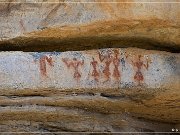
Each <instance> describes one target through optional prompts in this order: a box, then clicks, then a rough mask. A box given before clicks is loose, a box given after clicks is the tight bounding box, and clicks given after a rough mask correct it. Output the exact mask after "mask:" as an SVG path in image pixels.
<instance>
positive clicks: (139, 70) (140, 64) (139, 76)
mask: <svg viewBox="0 0 180 135" xmlns="http://www.w3.org/2000/svg"><path fill="white" fill-rule="evenodd" d="M141 58H142V56H141V55H138V60H137V61H136V62H133V61H132V63H133V66H134V67H136V68H137V70H136V73H135V75H134V80H135V81H137V82H138V85H141V83H142V82H143V81H144V76H143V73H142V68H143V67H145V68H146V70H148V68H149V61H148V60H147V61H146V64H144V62H143V61H142V60H141Z"/></svg>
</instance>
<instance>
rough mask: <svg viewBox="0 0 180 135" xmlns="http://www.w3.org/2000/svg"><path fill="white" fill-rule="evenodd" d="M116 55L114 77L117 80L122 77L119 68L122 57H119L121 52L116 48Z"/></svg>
mask: <svg viewBox="0 0 180 135" xmlns="http://www.w3.org/2000/svg"><path fill="white" fill-rule="evenodd" d="M114 55H115V56H114V57H113V65H114V70H113V77H114V78H115V79H116V80H119V79H120V71H119V69H118V67H119V65H120V58H119V52H118V50H114Z"/></svg>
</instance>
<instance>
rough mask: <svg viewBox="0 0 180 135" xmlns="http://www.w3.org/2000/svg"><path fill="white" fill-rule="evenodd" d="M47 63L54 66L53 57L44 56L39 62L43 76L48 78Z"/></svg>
mask: <svg viewBox="0 0 180 135" xmlns="http://www.w3.org/2000/svg"><path fill="white" fill-rule="evenodd" d="M46 63H48V64H49V65H50V66H51V67H52V66H53V61H52V57H47V56H46V55H44V56H42V57H41V58H40V60H39V64H40V72H41V75H42V76H45V77H47V69H46V68H47V65H46Z"/></svg>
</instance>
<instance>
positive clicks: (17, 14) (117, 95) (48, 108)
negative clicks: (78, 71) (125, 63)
mask: <svg viewBox="0 0 180 135" xmlns="http://www.w3.org/2000/svg"><path fill="white" fill-rule="evenodd" d="M0 2H1V3H0V50H1V51H28V52H26V53H22V52H0V56H1V58H0V132H2V133H3V132H16V133H17V132H26V133H29V134H32V133H30V132H36V133H41V132H48V133H49V134H56V133H55V132H98V133H101V132H146V133H145V134H148V132H171V131H172V130H174V131H175V132H176V131H177V130H178V131H180V88H179V85H180V83H179V82H180V81H179V80H180V71H179V69H180V68H179V67H180V63H179V54H178V53H179V52H180V3H178V2H179V0H172V1H170V2H169V0H159V2H157V1H155V0H148V1H147V2H142V1H140V0H114V1H112V0H92V1H90V2H89V1H87V0H76V1H74V0H38V1H35V0H34V1H29V0H23V1H20V0H16V1H15V0H8V1H7V0H6V1H5V0H1V1H0ZM18 2H19V3H18ZM35 2H36V3H35ZM127 47H135V48H142V49H147V50H146V51H145V50H141V49H140V50H139V49H134V48H130V49H127V50H129V51H130V52H131V53H132V54H133V55H136V56H137V55H138V54H142V55H143V56H144V55H151V56H153V58H154V60H155V61H157V62H156V63H155V64H154V65H153V66H151V70H150V71H152V74H150V76H151V75H152V76H154V77H152V80H153V83H152V84H158V81H159V80H160V84H161V85H158V87H154V86H155V85H152V84H151V83H150V85H149V84H148V85H147V86H150V88H149V87H147V86H146V85H145V87H144V86H143V85H142V86H141V85H140V86H138V87H127V88H121V87H118V88H101V87H100V86H102V85H100V86H99V87H98V88H83V87H82V86H83V85H80V86H81V87H79V86H78V87H79V89H77V87H74V88H69V89H67V87H66V88H59V87H58V88H57V87H55V86H63V84H68V83H69V85H70V86H71V87H72V86H73V85H74V84H73V83H74V82H73V81H71V80H70V79H69V78H70V77H71V76H72V75H73V74H71V76H70V77H69V74H66V70H64V72H63V70H61V71H62V74H64V77H65V78H66V79H67V81H65V83H63V84H62V83H61V81H59V82H58V83H59V85H58V83H56V82H57V79H58V78H60V77H61V74H57V73H61V72H58V71H59V69H60V67H62V69H63V68H64V69H65V65H63V66H62V63H60V59H58V58H59V57H58V58H56V60H57V63H56V70H55V71H56V72H52V73H51V74H50V75H52V76H53V75H54V76H56V77H54V78H51V77H52V76H50V77H49V78H48V77H47V78H48V79H49V80H48V79H47V80H48V81H47V80H43V79H37V78H40V75H39V74H40V73H41V72H40V71H39V70H37V69H38V68H39V67H40V70H43V71H46V70H47V71H49V70H50V69H49V65H48V63H51V62H49V61H50V59H49V57H47V60H44V59H41V57H40V59H39V58H38V60H39V63H38V64H42V65H41V66H38V64H37V63H35V62H34V61H32V56H31V57H30V56H29V55H30V52H32V51H34V52H33V53H34V54H35V55H34V57H37V55H38V57H39V54H41V53H42V54H43V55H42V56H44V54H46V53H43V52H42V51H48V52H51V53H52V51H58V52H59V53H60V52H62V51H74V50H78V51H79V50H90V49H99V48H127ZM148 50H151V51H148ZM152 50H158V51H152ZM37 51H40V52H41V53H37ZM95 51H97V50H95ZM163 51H168V52H172V53H167V52H163ZM33 53H32V54H33ZM36 53H37V54H36ZM65 53H67V52H65ZM69 53H73V52H69ZM75 54H76V53H74V55H73V56H75ZM86 54H87V55H93V56H94V53H93V51H89V52H88V51H87V52H85V53H84V54H83V55H86ZM95 55H97V54H95ZM40 56H41V55H40ZM48 56H49V54H48ZM65 56H66V55H65ZM67 56H68V55H67ZM156 56H160V58H161V59H158V58H159V57H156ZM162 56H164V57H162ZM165 58H167V59H165ZM43 61H44V62H43ZM87 61H88V62H89V60H88V59H87ZM58 62H59V63H58ZM44 63H47V65H46V64H44ZM44 65H45V67H42V66H44ZM50 65H51V64H50ZM88 65H89V64H86V66H87V67H88ZM158 66H160V69H161V71H163V72H162V73H161V74H160V73H159V74H158V75H157V74H156V71H159V69H157V67H158ZM102 67H103V66H102ZM27 69H28V70H27ZM131 70H132V71H133V70H134V69H133V68H131ZM131 70H130V71H131ZM37 72H38V73H37ZM34 73H35V74H34ZM36 73H37V74H36ZM69 73H70V72H69ZM83 73H85V74H88V72H87V71H86V70H84V71H83ZM130 74H131V72H130V73H129V72H128V73H126V74H125V75H124V77H126V76H129V75H130ZM48 75H49V74H48ZM146 75H147V76H146V79H147V80H148V79H149V78H148V77H149V76H148V75H149V74H148V73H147V72H146ZM155 75H156V77H155ZM164 75H165V77H164ZM29 76H34V78H35V79H34V80H35V81H34V80H33V79H31V80H30V81H28V79H30V77H29ZM132 78H133V77H132ZM61 79H62V78H61ZM61 79H60V80H61ZM86 79H87V78H86V77H84V78H83V79H82V80H83V81H86ZM62 80H63V79H62ZM154 80H155V81H154ZM31 82H33V83H34V84H38V85H33V83H31ZM146 83H149V81H146ZM39 84H43V85H42V86H41V85H39ZM162 84H163V85H162ZM31 85H33V87H30V88H29V87H28V88H27V87H26V86H31ZM45 86H46V87H45ZM50 86H52V87H50ZM152 86H153V87H152ZM34 87H35V88H34ZM9 134H11V133H9ZM17 134H18V133H17ZM77 134H79V133H77ZM88 134H91V133H88ZM157 134H158V133H157Z"/></svg>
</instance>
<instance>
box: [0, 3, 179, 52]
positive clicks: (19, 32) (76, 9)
mask: <svg viewBox="0 0 180 135" xmlns="http://www.w3.org/2000/svg"><path fill="white" fill-rule="evenodd" d="M11 2H13V1H11ZM28 2H29V1H25V2H24V3H4V4H2V3H1V4H0V11H1V14H0V28H1V31H0V38H1V40H2V41H4V40H8V39H12V38H17V37H21V38H18V39H16V40H10V41H6V42H5V41H4V42H1V43H0V49H1V50H8V49H9V50H18V48H19V47H22V48H21V50H27V51H37V50H38V51H39V50H40V51H48V50H49V51H53V50H57V51H62V50H71V48H69V47H68V45H71V46H72V48H73V49H72V50H75V49H76V48H77V50H79V49H80V48H84V44H85V43H87V45H86V49H91V48H97V49H98V47H101V48H102V47H106V48H108V47H112V45H114V46H113V47H128V46H130V47H134V46H135V47H140V48H143V47H144V46H146V48H149V49H157V48H158V47H162V48H163V47H164V50H168V49H169V50H172V51H179V50H180V38H179V34H180V33H179V31H180V30H179V24H180V9H179V3H176V2H178V0H174V1H172V3H165V2H168V1H165V0H164V1H161V3H143V2H139V1H138V0H128V1H126V0H124V1H120V2H121V3H116V2H119V1H118V0H116V1H113V2H114V3H110V2H111V1H109V0H103V1H99V0H98V1H95V0H94V1H91V2H90V3H87V2H89V1H84V0H83V1H81V0H79V1H77V3H76V2H74V3H70V2H73V1H65V0H63V1H55V2H59V3H53V2H54V1H45V2H43V1H42V2H41V1H39V3H33V2H29V3H28ZM47 2H52V3H47ZM68 2H69V3H68ZM93 2H94V3H93ZM96 2H97V3H96ZM101 2H104V3H101ZM108 2H109V3H108ZM122 2H125V3H122ZM127 2H132V3H127ZM148 2H151V1H148ZM163 2H164V3H163ZM173 2H174V3H173ZM27 37H28V38H27ZM30 37H31V38H32V39H31V38H30ZM74 38H75V39H74ZM92 38H93V40H88V39H92ZM28 39H29V40H28ZM35 39H36V42H32V40H35ZM69 39H71V40H69ZM72 39H74V40H72ZM42 40H46V41H45V42H43V43H42ZM144 40H145V41H144ZM72 42H73V44H72ZM132 42H134V44H133V45H132V44H131V43H132ZM142 42H143V44H144V45H142ZM90 43H91V44H90ZM95 43H96V44H98V47H95V46H94V44H95ZM9 44H11V45H10V46H8V45H9ZM52 44H54V46H53V47H52ZM81 44H82V46H83V47H80V45H81ZM105 44H107V45H106V46H105ZM55 45H56V46H55ZM66 45H67V46H66ZM14 46H15V47H16V48H13V47H14ZM37 46H41V47H37ZM74 46H75V47H74ZM88 46H91V47H88ZM11 48H12V49H11ZM33 48H34V49H33ZM38 48H41V49H38ZM52 48H53V49H52ZM65 48H67V49H65ZM146 48H145V49H146ZM167 48H168V49H167Z"/></svg>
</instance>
